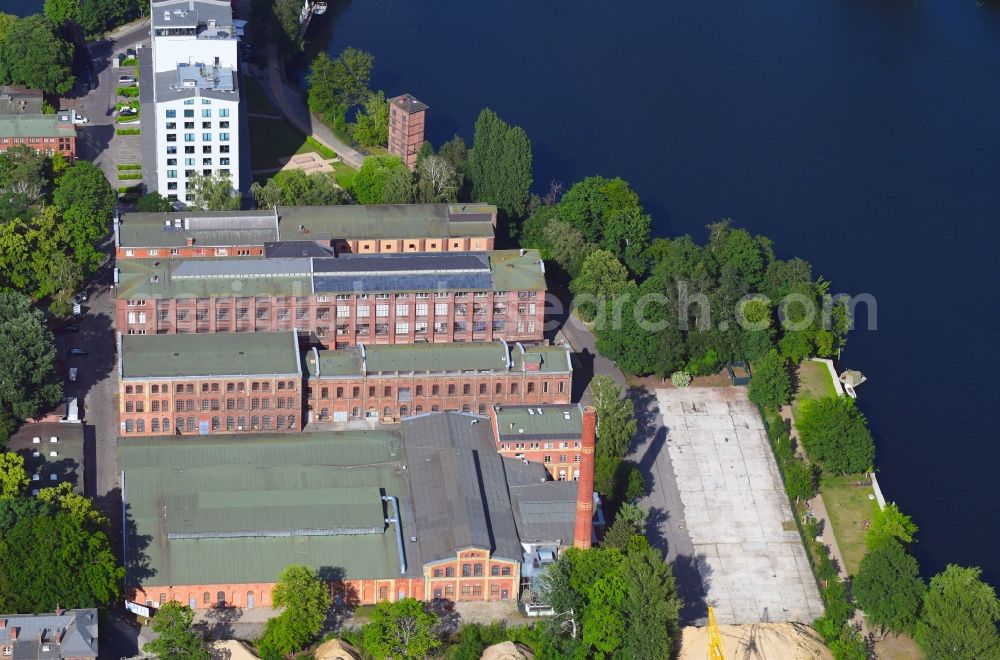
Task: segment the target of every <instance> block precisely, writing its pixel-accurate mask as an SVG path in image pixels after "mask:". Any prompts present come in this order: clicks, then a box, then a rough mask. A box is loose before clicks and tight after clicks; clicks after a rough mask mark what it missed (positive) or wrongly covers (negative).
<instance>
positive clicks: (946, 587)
mask: <svg viewBox="0 0 1000 660" xmlns="http://www.w3.org/2000/svg"><path fill="white" fill-rule="evenodd" d="M981 572H982V571H981V570H980V569H979V568H963V567H962V566H956V565H954V564H949V565H948V567H947V568H946V569H945V570H944V571H943V572H941V573H938V574H937V575H935V576H934V577H932V578H931V584H930V588H929V589H928V590H927V595H926V596H924V606H923V611H922V613H921V615H920V620H919V621H918V622H917V628H916V633H915V635H914V639H916V641H917V644H919V645H920V648H921V649H922V650H923V652H924V654H925V655H926V656H927V660H981V659H983V658H1000V635H998V633H997V622H998V621H1000V601H998V600H997V596H996V593H995V592H994V591H993V587H991V586H990V585H989V584H987V583H985V582H983V581H982V580H981V579H980V578H979V575H980V573H981Z"/></svg>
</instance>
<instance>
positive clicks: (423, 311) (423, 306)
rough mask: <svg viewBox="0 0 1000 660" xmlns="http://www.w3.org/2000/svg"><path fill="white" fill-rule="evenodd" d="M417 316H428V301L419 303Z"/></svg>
mask: <svg viewBox="0 0 1000 660" xmlns="http://www.w3.org/2000/svg"><path fill="white" fill-rule="evenodd" d="M417 316H427V303H417Z"/></svg>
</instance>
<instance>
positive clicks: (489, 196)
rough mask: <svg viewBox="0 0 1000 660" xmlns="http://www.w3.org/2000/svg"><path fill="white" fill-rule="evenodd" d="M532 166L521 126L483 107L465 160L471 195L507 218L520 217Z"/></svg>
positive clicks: (529, 190)
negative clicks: (513, 124)
mask: <svg viewBox="0 0 1000 660" xmlns="http://www.w3.org/2000/svg"><path fill="white" fill-rule="evenodd" d="M531 166H532V156H531V141H530V140H528V135H527V134H526V133H525V132H524V129H522V128H521V127H520V126H510V125H509V124H507V123H505V122H504V121H503V120H502V119H500V117H498V116H497V114H496V113H495V112H493V111H492V110H490V109H489V108H485V109H483V111H482V112H480V113H479V118H478V119H477V120H476V130H475V138H474V140H473V144H472V152H471V153H470V154H469V159H468V172H469V178H470V180H471V181H472V196H473V198H474V199H475V200H476V201H480V202H486V203H488V204H494V205H496V207H497V208H498V209H499V210H500V211H501V213H503V214H504V216H505V217H507V218H508V219H510V218H520V217H521V216H522V215H524V212H525V209H527V206H528V196H529V193H530V192H531V181H532V173H531Z"/></svg>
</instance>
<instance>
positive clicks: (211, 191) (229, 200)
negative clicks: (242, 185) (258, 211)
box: [187, 174, 240, 211]
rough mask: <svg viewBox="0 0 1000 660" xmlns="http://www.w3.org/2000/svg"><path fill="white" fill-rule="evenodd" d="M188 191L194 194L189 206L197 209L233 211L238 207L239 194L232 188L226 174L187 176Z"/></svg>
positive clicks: (231, 183)
mask: <svg viewBox="0 0 1000 660" xmlns="http://www.w3.org/2000/svg"><path fill="white" fill-rule="evenodd" d="M187 185H188V191H189V192H190V193H191V194H192V195H194V199H193V200H192V201H191V203H190V206H191V208H192V209H195V210H199V211H235V210H237V209H239V208H240V195H239V193H238V192H236V191H235V190H234V189H233V182H232V180H231V179H230V178H229V176H228V175H219V174H214V175H209V176H206V175H204V174H195V175H193V176H190V177H188V182H187Z"/></svg>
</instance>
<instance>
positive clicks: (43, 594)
mask: <svg viewBox="0 0 1000 660" xmlns="http://www.w3.org/2000/svg"><path fill="white" fill-rule="evenodd" d="M38 506H39V507H45V509H46V510H44V511H42V512H38V513H37V514H36V515H29V516H20V517H17V518H15V520H16V522H15V523H14V524H13V525H12V526H11V527H10V528H9V529H0V538H3V539H4V541H5V545H2V546H0V589H4V590H6V593H0V601H4V602H5V603H6V604H7V607H9V608H10V609H11V610H13V611H15V612H51V611H52V610H53V609H55V608H56V607H67V608H75V607H98V606H103V605H107V604H108V603H109V602H110V601H111V600H113V599H114V598H117V597H118V595H119V594H120V585H121V582H122V580H123V578H124V577H125V571H124V569H122V568H121V567H120V566H119V565H118V562H117V559H116V558H115V555H114V553H113V552H112V551H111V545H110V543H109V541H108V537H107V534H106V533H105V532H104V531H103V530H98V531H94V530H93V529H90V528H89V526H88V524H87V523H86V522H85V521H84V520H82V519H81V518H80V517H79V516H76V515H74V514H72V513H69V512H66V511H62V510H59V509H54V510H53V509H52V508H51V507H50V506H46V505H45V504H43V503H39V504H38ZM40 557H44V558H45V561H39V558H40Z"/></svg>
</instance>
